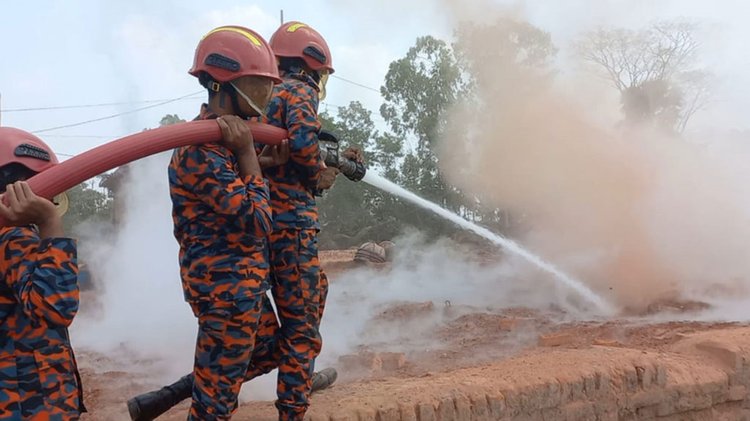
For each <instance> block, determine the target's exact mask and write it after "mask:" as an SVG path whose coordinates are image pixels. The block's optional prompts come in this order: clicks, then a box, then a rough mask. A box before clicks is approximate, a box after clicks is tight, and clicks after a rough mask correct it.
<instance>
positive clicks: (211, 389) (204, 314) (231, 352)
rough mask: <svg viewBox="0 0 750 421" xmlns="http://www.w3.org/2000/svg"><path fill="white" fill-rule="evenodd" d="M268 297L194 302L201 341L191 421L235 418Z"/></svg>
mask: <svg viewBox="0 0 750 421" xmlns="http://www.w3.org/2000/svg"><path fill="white" fill-rule="evenodd" d="M264 297H265V295H263V294H261V295H257V296H254V297H248V298H247V299H243V300H237V301H206V302H197V303H191V306H192V308H193V312H194V313H195V315H196V316H197V317H198V339H197V341H196V345H195V363H194V367H193V377H194V380H193V403H192V406H191V407H190V415H189V416H188V420H196V421H197V420H201V421H214V420H229V419H230V418H231V416H232V413H233V412H234V411H235V409H236V408H237V397H238V395H239V393H240V388H241V387H242V383H243V382H244V380H245V376H246V373H247V371H248V366H249V364H250V359H251V356H252V355H253V349H254V347H255V341H256V334H257V332H258V327H259V320H260V316H261V309H262V307H263V303H264ZM266 301H267V300H266Z"/></svg>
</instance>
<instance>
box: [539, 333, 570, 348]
mask: <svg viewBox="0 0 750 421" xmlns="http://www.w3.org/2000/svg"><path fill="white" fill-rule="evenodd" d="M572 342H573V336H572V335H571V334H569V333H551V334H549V335H541V336H539V346H563V345H568V344H570V343H572Z"/></svg>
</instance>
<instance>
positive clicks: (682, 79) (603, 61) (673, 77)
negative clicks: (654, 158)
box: [576, 21, 709, 131]
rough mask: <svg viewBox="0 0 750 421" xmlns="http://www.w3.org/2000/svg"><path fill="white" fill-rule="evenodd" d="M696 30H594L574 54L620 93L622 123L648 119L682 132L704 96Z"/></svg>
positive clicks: (682, 25) (676, 26) (675, 25)
mask: <svg viewBox="0 0 750 421" xmlns="http://www.w3.org/2000/svg"><path fill="white" fill-rule="evenodd" d="M696 29H697V26H696V25H695V24H693V23H688V22H683V21H670V22H657V23H654V24H652V25H651V26H649V27H648V28H646V29H643V30H640V31H633V30H628V29H607V30H605V29H599V30H597V31H593V32H590V33H588V34H586V35H585V36H584V37H583V38H582V39H581V41H580V42H579V43H578V44H577V46H576V47H577V48H576V49H577V52H578V54H579V55H580V57H581V58H582V59H583V60H585V61H587V62H589V63H592V64H594V65H595V66H596V67H598V68H599V69H600V70H601V71H602V74H603V76H604V77H606V79H608V80H609V81H610V82H611V83H612V84H613V85H614V87H615V88H616V89H617V90H618V91H619V92H620V95H621V99H622V102H623V111H624V113H625V117H626V120H629V121H642V120H644V119H649V120H651V121H658V122H659V123H660V124H662V125H666V126H670V128H672V129H674V130H677V131H683V130H684V129H685V127H686V126H687V123H688V121H689V120H690V118H691V117H692V116H693V115H694V114H695V113H696V112H697V111H698V110H699V109H700V108H702V107H703V106H704V105H705V104H706V101H707V99H708V93H709V91H708V77H707V76H708V75H707V73H705V72H703V71H701V70H699V69H697V68H696V58H697V57H696V56H697V52H698V48H699V43H698V41H697V40H696V38H695V36H694V33H695V31H696ZM675 101H676V102H675ZM665 116H671V117H670V118H665Z"/></svg>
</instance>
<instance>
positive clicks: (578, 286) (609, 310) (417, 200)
mask: <svg viewBox="0 0 750 421" xmlns="http://www.w3.org/2000/svg"><path fill="white" fill-rule="evenodd" d="M363 181H364V182H366V183H367V184H370V185H371V186H373V187H377V188H379V189H381V190H383V191H386V192H388V193H391V194H394V195H396V196H398V197H401V198H403V199H406V200H408V201H410V202H412V203H414V204H416V205H419V206H421V207H423V208H425V209H427V210H429V211H431V212H433V213H435V214H437V215H438V216H441V217H443V218H445V219H447V220H449V221H451V222H453V223H455V224H456V225H458V226H460V227H462V228H464V229H467V230H469V231H472V232H473V233H475V234H477V235H479V236H481V237H483V238H486V239H487V240H489V241H492V242H493V243H495V244H497V245H498V246H500V247H502V248H504V249H505V250H508V251H510V252H512V253H514V254H516V255H518V256H521V257H523V258H524V259H525V260H527V261H528V262H529V263H531V264H533V265H535V266H537V267H538V268H540V269H542V270H544V271H545V272H548V273H550V274H552V275H553V276H554V278H555V279H557V280H559V281H561V282H562V283H563V284H565V285H566V286H567V287H569V288H571V289H573V290H574V291H575V292H577V293H578V294H579V295H580V296H581V297H583V298H584V299H586V300H587V301H588V302H590V303H592V304H593V305H594V306H596V308H597V309H598V310H599V311H600V312H602V313H603V314H605V315H611V314H614V312H615V311H614V308H613V307H612V305H611V304H609V303H608V302H607V301H606V300H605V299H604V298H602V297H601V296H599V295H598V294H597V293H595V292H594V291H592V290H591V289H590V288H588V287H587V286H586V285H584V284H583V283H582V282H581V281H579V280H576V279H574V278H572V277H571V276H569V275H567V274H566V273H564V272H562V271H560V270H559V269H557V268H556V267H555V266H554V265H552V264H551V263H548V262H545V261H544V260H543V259H542V258H541V257H539V256H537V255H535V254H533V253H531V252H530V251H528V250H526V249H524V248H523V247H521V246H520V245H518V244H517V243H516V242H514V241H513V240H509V239H507V238H505V237H503V236H500V235H498V234H495V233H494V232H492V231H490V230H488V229H487V228H484V227H480V226H479V225H476V224H474V223H472V222H470V221H467V220H466V219H464V218H462V217H460V216H459V215H457V214H455V213H453V212H451V211H449V210H447V209H444V208H442V207H440V206H438V205H437V204H435V203H433V202H430V201H429V200H427V199H423V198H422V197H419V196H417V195H416V194H414V193H412V192H410V191H408V190H406V189H404V188H402V187H400V186H398V185H397V184H394V183H392V182H391V181H389V180H387V179H385V178H383V177H381V176H380V175H378V174H375V173H373V172H372V171H370V172H367V173H366V174H365V176H364V178H363Z"/></svg>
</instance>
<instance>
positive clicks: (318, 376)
mask: <svg viewBox="0 0 750 421" xmlns="http://www.w3.org/2000/svg"><path fill="white" fill-rule="evenodd" d="M338 376H339V373H338V372H337V371H336V369H335V368H326V369H324V370H321V371H320V372H317V373H313V376H312V393H315V392H318V391H320V390H323V389H326V388H328V387H329V386H331V385H332V384H333V383H335V382H336V379H337V378H338Z"/></svg>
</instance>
